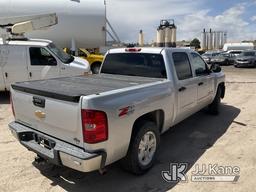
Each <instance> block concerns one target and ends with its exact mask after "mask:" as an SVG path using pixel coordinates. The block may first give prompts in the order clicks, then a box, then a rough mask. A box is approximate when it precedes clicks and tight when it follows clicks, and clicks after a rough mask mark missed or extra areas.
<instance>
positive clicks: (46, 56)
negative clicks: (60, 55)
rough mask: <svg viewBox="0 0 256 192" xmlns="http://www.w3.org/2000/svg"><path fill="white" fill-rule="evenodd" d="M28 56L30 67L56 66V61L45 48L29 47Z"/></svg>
mask: <svg viewBox="0 0 256 192" xmlns="http://www.w3.org/2000/svg"><path fill="white" fill-rule="evenodd" d="M29 54H30V62H31V65H36V66H56V65H57V61H56V59H55V58H54V57H53V56H52V55H51V53H49V51H47V50H46V49H45V48H42V47H30V48H29Z"/></svg>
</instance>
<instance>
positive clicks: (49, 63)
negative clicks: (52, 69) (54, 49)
mask: <svg viewBox="0 0 256 192" xmlns="http://www.w3.org/2000/svg"><path fill="white" fill-rule="evenodd" d="M48 65H51V66H55V65H57V61H56V59H55V58H48Z"/></svg>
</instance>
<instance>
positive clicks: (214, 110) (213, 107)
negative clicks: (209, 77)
mask: <svg viewBox="0 0 256 192" xmlns="http://www.w3.org/2000/svg"><path fill="white" fill-rule="evenodd" d="M221 92H222V91H221V88H220V87H218V89H217V93H216V95H215V98H214V100H213V102H212V103H211V104H210V105H209V106H208V111H209V113H210V114H212V115H218V114H219V108H220V103H221Z"/></svg>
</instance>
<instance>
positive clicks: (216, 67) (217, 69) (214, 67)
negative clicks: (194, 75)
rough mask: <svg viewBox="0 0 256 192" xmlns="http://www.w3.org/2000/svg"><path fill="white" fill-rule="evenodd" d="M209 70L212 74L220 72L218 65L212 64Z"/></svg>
mask: <svg viewBox="0 0 256 192" xmlns="http://www.w3.org/2000/svg"><path fill="white" fill-rule="evenodd" d="M210 70H211V71H212V72H214V73H219V72H221V67H220V66H219V65H218V64H214V63H213V64H212V66H211V68H210Z"/></svg>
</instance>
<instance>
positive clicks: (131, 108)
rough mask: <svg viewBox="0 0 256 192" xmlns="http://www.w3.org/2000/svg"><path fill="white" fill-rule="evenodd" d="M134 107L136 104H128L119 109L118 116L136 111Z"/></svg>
mask: <svg viewBox="0 0 256 192" xmlns="http://www.w3.org/2000/svg"><path fill="white" fill-rule="evenodd" d="M134 108H135V107H134V106H127V107H124V108H121V109H119V110H118V116H119V117H124V116H127V115H130V114H132V113H133V112H134V111H135V109H134Z"/></svg>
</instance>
